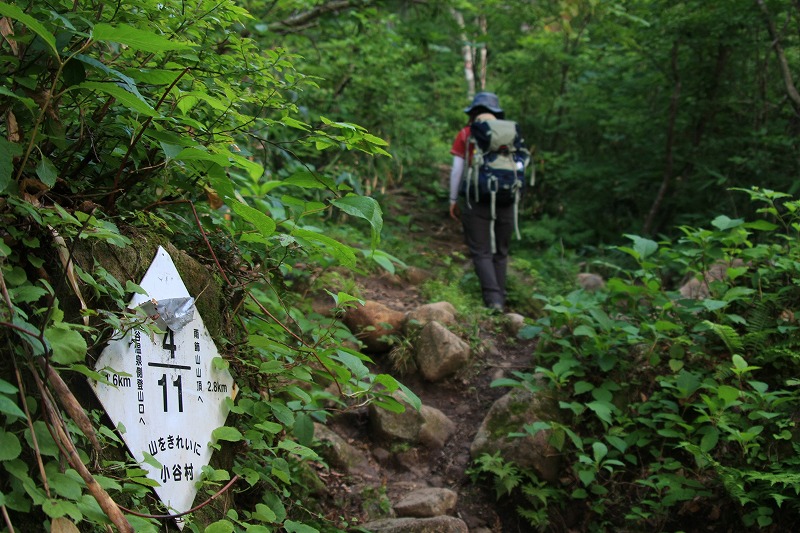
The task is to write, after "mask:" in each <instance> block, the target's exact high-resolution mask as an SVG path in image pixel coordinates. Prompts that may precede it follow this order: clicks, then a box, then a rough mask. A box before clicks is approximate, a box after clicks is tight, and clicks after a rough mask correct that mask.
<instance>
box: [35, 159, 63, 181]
mask: <svg viewBox="0 0 800 533" xmlns="http://www.w3.org/2000/svg"><path fill="white" fill-rule="evenodd" d="M36 175H37V176H38V177H39V180H40V181H41V182H42V183H44V184H45V185H47V186H48V187H52V186H53V185H55V184H56V179H57V178H58V169H57V168H56V167H55V165H54V164H53V162H52V161H50V159H48V158H47V157H42V159H41V161H39V164H38V165H36Z"/></svg>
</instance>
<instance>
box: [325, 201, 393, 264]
mask: <svg viewBox="0 0 800 533" xmlns="http://www.w3.org/2000/svg"><path fill="white" fill-rule="evenodd" d="M331 203H332V204H333V205H335V206H336V207H338V208H339V209H341V210H342V211H344V212H345V213H347V214H348V215H351V216H354V217H359V218H363V219H364V220H366V221H367V222H369V225H370V227H371V228H372V249H373V250H374V249H375V248H376V247H377V246H378V243H379V242H380V238H381V230H382V229H383V212H382V211H381V207H380V205H379V204H378V202H377V201H376V200H375V199H374V198H370V197H368V196H358V195H355V194H348V195H347V196H345V197H344V198H339V199H337V200H333V201H332V202H331Z"/></svg>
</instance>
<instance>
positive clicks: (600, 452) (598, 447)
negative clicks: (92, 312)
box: [592, 441, 608, 463]
mask: <svg viewBox="0 0 800 533" xmlns="http://www.w3.org/2000/svg"><path fill="white" fill-rule="evenodd" d="M592 452H593V454H594V462H595V463H600V462H601V461H602V460H603V459H605V457H606V455H608V446H606V445H605V444H603V443H602V442H600V441H596V442H593V443H592Z"/></svg>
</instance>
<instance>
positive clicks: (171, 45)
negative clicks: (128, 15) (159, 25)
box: [92, 23, 191, 53]
mask: <svg viewBox="0 0 800 533" xmlns="http://www.w3.org/2000/svg"><path fill="white" fill-rule="evenodd" d="M92 38H94V40H95V41H100V42H113V43H120V44H124V45H125V46H128V47H130V48H133V49H134V50H140V51H142V52H150V53H158V52H166V51H168V50H188V49H190V48H191V46H190V45H188V44H186V43H180V42H177V41H171V40H170V39H167V38H166V37H164V36H163V35H160V34H158V33H155V32H152V31H146V30H140V29H138V28H134V27H133V26H129V25H127V24H117V25H115V26H112V25H111V24H105V23H100V24H95V26H94V28H93V29H92Z"/></svg>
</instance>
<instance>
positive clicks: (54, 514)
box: [42, 498, 83, 521]
mask: <svg viewBox="0 0 800 533" xmlns="http://www.w3.org/2000/svg"><path fill="white" fill-rule="evenodd" d="M42 511H44V513H45V514H46V515H47V516H49V517H50V518H58V517H60V516H69V517H70V518H72V519H73V520H75V521H78V520H81V519H82V518H83V514H82V513H81V512H80V510H79V509H78V507H77V506H76V505H75V504H74V503H72V502H69V501H65V500H55V499H52V498H51V499H47V500H45V502H44V503H43V504H42Z"/></svg>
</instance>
